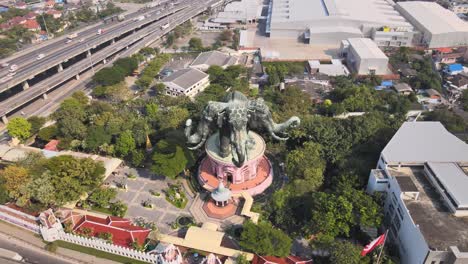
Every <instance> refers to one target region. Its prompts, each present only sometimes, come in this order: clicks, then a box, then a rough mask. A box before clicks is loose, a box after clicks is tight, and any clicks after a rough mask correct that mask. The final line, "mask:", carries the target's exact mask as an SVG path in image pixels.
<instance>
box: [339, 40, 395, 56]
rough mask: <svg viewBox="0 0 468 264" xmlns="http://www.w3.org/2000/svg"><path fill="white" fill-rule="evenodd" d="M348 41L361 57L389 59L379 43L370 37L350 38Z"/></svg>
mask: <svg viewBox="0 0 468 264" xmlns="http://www.w3.org/2000/svg"><path fill="white" fill-rule="evenodd" d="M348 41H349V45H350V46H351V47H352V48H353V49H354V50H355V51H356V53H357V55H358V56H359V57H360V58H361V59H366V58H368V59H377V58H380V59H388V58H387V56H386V55H385V53H383V51H382V50H381V49H379V47H378V46H377V44H375V42H374V41H372V40H371V39H369V38H349V39H348Z"/></svg>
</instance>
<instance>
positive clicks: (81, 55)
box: [0, 0, 223, 123]
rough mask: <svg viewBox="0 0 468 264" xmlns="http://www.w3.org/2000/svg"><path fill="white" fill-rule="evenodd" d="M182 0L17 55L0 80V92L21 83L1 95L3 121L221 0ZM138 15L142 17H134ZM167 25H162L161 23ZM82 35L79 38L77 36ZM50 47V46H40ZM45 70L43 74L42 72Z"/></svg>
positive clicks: (135, 50)
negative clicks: (9, 74)
mask: <svg viewBox="0 0 468 264" xmlns="http://www.w3.org/2000/svg"><path fill="white" fill-rule="evenodd" d="M194 2H195V1H193V0H191V1H184V2H181V3H179V4H178V5H175V6H173V7H170V8H166V9H163V8H161V7H156V8H153V9H150V10H147V11H146V12H137V13H135V14H132V15H131V16H128V17H127V18H126V20H125V21H124V22H121V23H118V24H111V25H109V26H108V27H103V29H104V33H102V34H101V35H96V32H97V29H96V28H94V30H95V32H93V29H90V30H87V31H86V32H82V33H80V34H79V36H78V37H77V38H76V39H75V40H74V41H73V42H72V43H70V44H69V46H68V45H66V44H64V43H62V44H61V45H60V43H59V45H57V44H53V45H52V46H54V48H52V52H51V54H48V55H47V56H46V57H45V58H43V59H42V60H36V56H37V55H36V54H37V53H42V52H41V51H38V52H33V53H30V54H27V55H26V56H23V57H19V58H18V59H16V60H15V62H14V63H16V61H21V62H22V63H23V64H22V65H20V64H18V66H19V69H18V71H17V74H16V75H15V76H14V78H13V79H11V80H9V81H8V82H6V83H2V84H0V92H1V91H8V90H9V89H12V88H16V89H18V87H21V88H22V89H20V90H21V91H20V92H18V93H16V94H14V95H12V96H9V97H7V98H5V99H4V100H2V101H1V102H0V116H1V117H2V120H3V122H4V123H6V122H8V120H7V115H8V114H10V113H11V112H14V111H16V110H17V109H19V108H20V107H21V106H23V105H24V104H27V103H28V102H30V101H32V100H35V99H37V98H38V97H40V96H44V99H47V96H46V95H47V92H48V91H50V90H52V89H54V88H56V87H59V86H60V85H62V84H63V83H65V82H67V81H68V80H70V79H72V78H76V79H79V78H80V73H82V72H84V71H87V70H89V69H91V70H93V66H94V65H96V64H99V63H108V60H109V58H113V59H115V58H116V57H119V56H122V57H126V56H129V55H131V54H133V53H136V52H138V50H139V49H141V48H142V47H145V46H147V45H149V44H151V43H152V42H154V41H156V40H158V39H159V38H160V37H162V36H163V35H165V34H166V33H168V32H169V31H171V30H172V29H173V28H174V27H176V26H177V25H179V24H181V23H183V22H185V21H187V20H189V19H191V18H192V17H194V16H196V15H198V14H200V13H202V12H203V11H205V10H207V8H209V7H213V6H217V5H220V4H222V3H223V1H220V0H211V1H209V0H205V1H196V2H197V4H196V5H194V4H193V3H194ZM141 15H144V16H145V19H143V20H141V21H134V20H136V19H133V18H136V17H139V16H141ZM168 23H169V27H168V28H165V29H162V27H161V26H162V25H165V24H168ZM81 38H84V40H83V41H82V42H79V41H78V40H79V39H81ZM44 48H45V49H48V50H50V49H51V47H48V46H46V47H44ZM44 73H46V74H44ZM0 77H1V73H0Z"/></svg>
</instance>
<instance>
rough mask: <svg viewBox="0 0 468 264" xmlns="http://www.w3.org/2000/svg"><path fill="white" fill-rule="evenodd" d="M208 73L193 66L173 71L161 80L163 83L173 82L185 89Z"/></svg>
mask: <svg viewBox="0 0 468 264" xmlns="http://www.w3.org/2000/svg"><path fill="white" fill-rule="evenodd" d="M207 76H208V74H206V73H204V72H202V71H199V70H197V69H193V68H187V69H182V70H178V71H176V72H174V73H173V74H171V75H169V76H168V77H165V78H164V79H162V82H165V83H169V82H171V83H173V84H175V85H177V86H179V87H180V88H182V89H184V90H186V89H188V88H190V87H192V85H194V84H196V83H197V82H199V81H201V80H202V79H204V78H206V77H207Z"/></svg>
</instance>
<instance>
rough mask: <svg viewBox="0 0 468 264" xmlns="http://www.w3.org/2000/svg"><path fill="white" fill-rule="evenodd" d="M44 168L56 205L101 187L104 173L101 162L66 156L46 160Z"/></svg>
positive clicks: (73, 199)
mask: <svg viewBox="0 0 468 264" xmlns="http://www.w3.org/2000/svg"><path fill="white" fill-rule="evenodd" d="M44 168H45V169H46V171H48V173H50V174H49V175H50V183H51V184H52V186H53V187H54V195H55V198H54V200H55V202H56V203H57V205H63V204H65V203H67V202H70V201H75V200H77V199H79V198H80V196H81V195H82V194H83V193H84V192H89V191H91V190H93V189H95V188H96V187H98V186H99V185H101V183H102V180H103V177H104V172H105V168H104V166H103V164H102V162H95V161H93V160H92V159H90V158H85V159H78V158H74V157H72V156H68V155H62V156H57V157H52V158H50V159H48V160H47V162H46V164H45V165H44Z"/></svg>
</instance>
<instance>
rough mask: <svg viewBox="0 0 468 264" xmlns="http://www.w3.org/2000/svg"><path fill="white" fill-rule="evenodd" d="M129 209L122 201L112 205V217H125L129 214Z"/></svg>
mask: <svg viewBox="0 0 468 264" xmlns="http://www.w3.org/2000/svg"><path fill="white" fill-rule="evenodd" d="M127 209H128V207H127V205H126V204H124V203H122V202H121V201H118V202H115V203H112V204H111V207H110V210H111V212H112V215H114V216H118V217H124V216H125V214H126V213H127Z"/></svg>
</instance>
